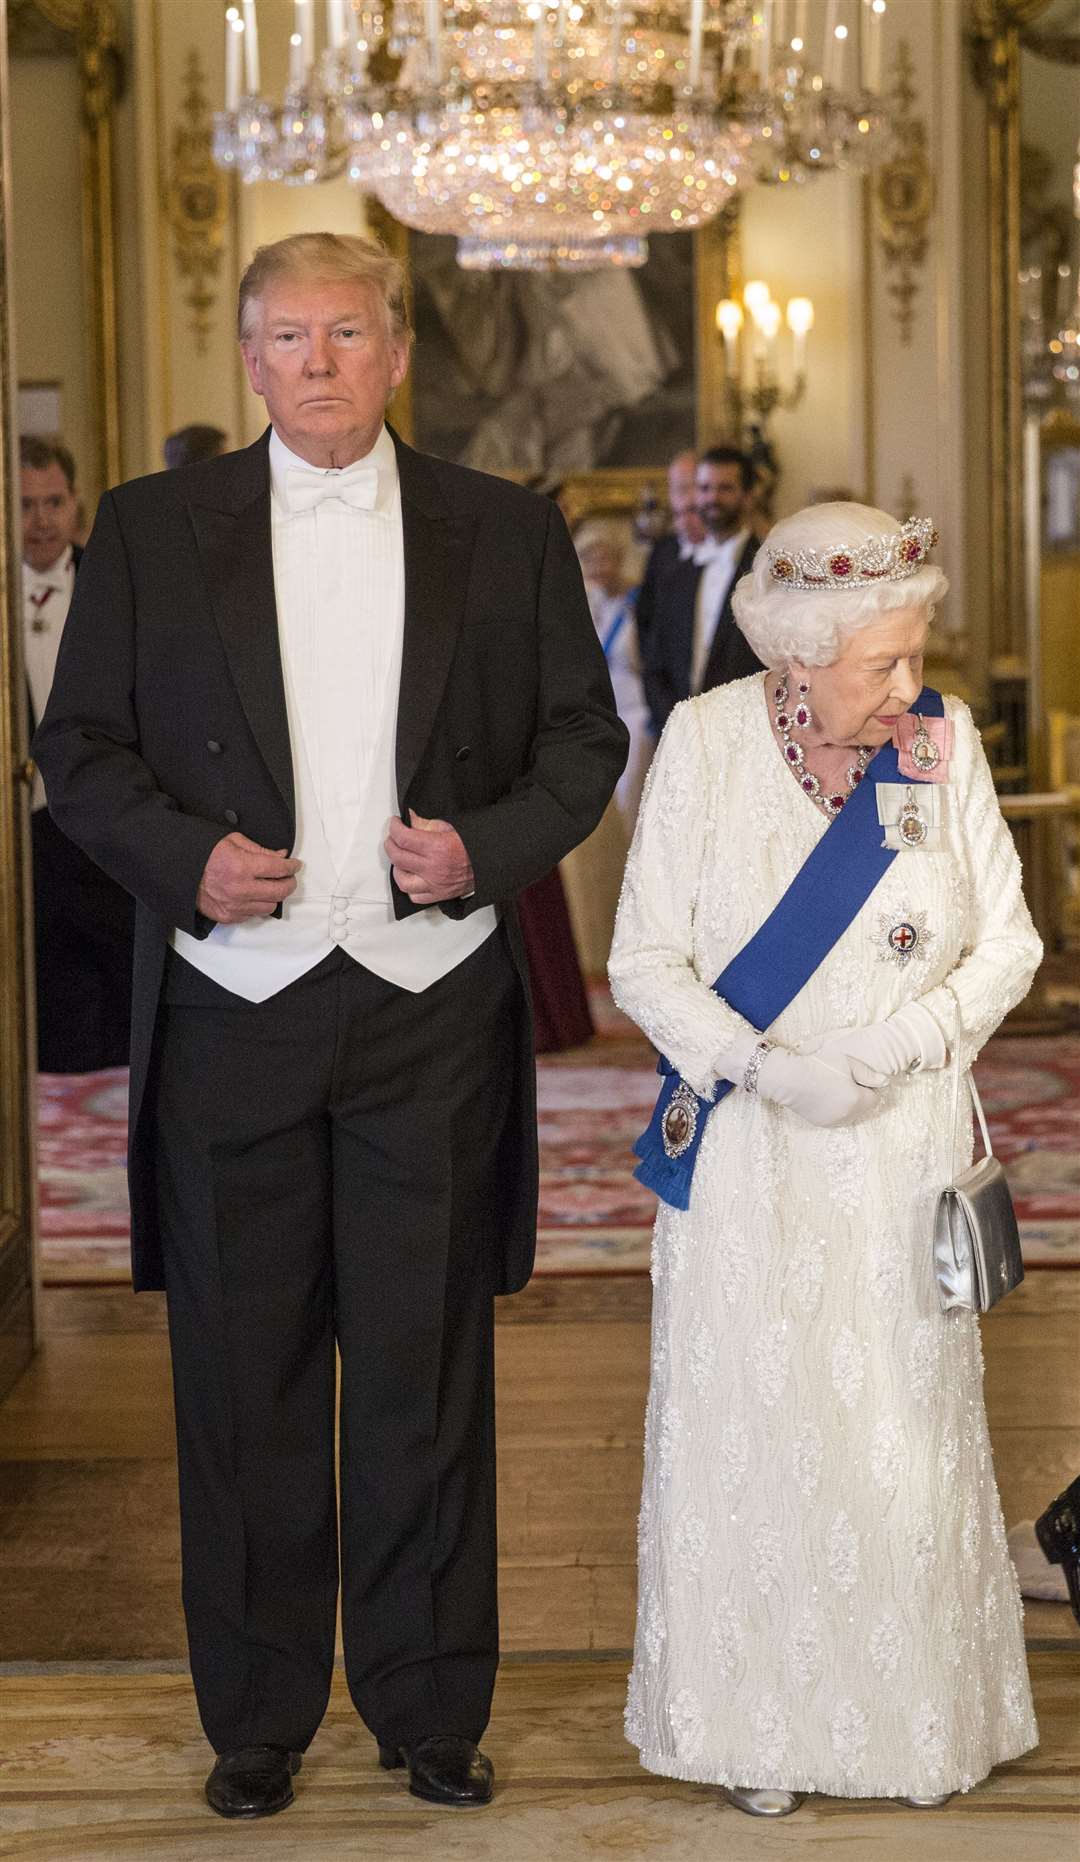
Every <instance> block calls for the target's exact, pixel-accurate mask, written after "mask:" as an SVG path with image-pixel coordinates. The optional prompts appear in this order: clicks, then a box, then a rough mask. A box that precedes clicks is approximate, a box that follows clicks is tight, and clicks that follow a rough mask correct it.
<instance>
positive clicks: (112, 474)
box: [8, 0, 123, 485]
mask: <svg viewBox="0 0 1080 1862" xmlns="http://www.w3.org/2000/svg"><path fill="white" fill-rule="evenodd" d="M8 26H9V35H10V43H11V47H12V52H13V53H14V54H16V55H19V56H22V55H24V54H25V55H26V56H37V55H40V54H41V53H46V54H48V53H53V54H56V55H63V56H67V57H72V56H73V57H74V58H75V60H76V64H77V67H78V73H79V91H80V126H79V138H80V168H81V186H82V235H83V281H84V291H85V300H86V331H87V344H88V349H89V355H88V361H89V369H88V374H89V380H90V387H91V392H92V394H93V396H94V424H95V428H96V434H97V454H98V456H97V461H96V465H97V479H98V482H99V483H100V484H101V485H115V484H116V483H117V482H118V480H119V479H120V478H121V477H122V465H121V457H120V364H119V349H118V339H117V303H116V299H117V276H116V209H115V202H114V198H113V118H114V114H115V109H116V102H117V98H118V96H119V94H120V91H121V88H122V83H123V59H122V55H121V50H120V35H119V27H118V23H117V16H116V7H115V5H114V0H17V4H16V6H15V7H14V8H12V9H11V11H10V15H9V22H8Z"/></svg>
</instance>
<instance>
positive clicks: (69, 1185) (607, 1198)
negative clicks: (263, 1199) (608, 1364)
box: [38, 985, 1080, 1283]
mask: <svg viewBox="0 0 1080 1862" xmlns="http://www.w3.org/2000/svg"><path fill="white" fill-rule="evenodd" d="M591 996H592V1009H593V1018H594V1021H595V1022H596V1026H597V1029H598V1033H597V1036H596V1038H595V1040H593V1041H592V1042H590V1043H589V1045H588V1046H587V1047H584V1048H578V1049H575V1050H574V1051H573V1052H572V1053H569V1054H558V1055H550V1056H545V1057H544V1058H543V1059H542V1060H541V1061H540V1063H539V1080H540V1141H541V1170H542V1175H541V1190H540V1247H539V1255H538V1260H537V1271H538V1272H539V1273H542V1274H544V1273H547V1274H560V1273H561V1274H565V1273H589V1272H596V1273H642V1272H645V1271H647V1268H648V1259H649V1232H650V1229H651V1227H652V1215H653V1208H654V1202H653V1197H652V1195H651V1194H650V1192H649V1191H648V1190H644V1189H642V1188H641V1186H640V1184H638V1183H635V1181H634V1179H633V1176H632V1175H631V1170H630V1164H631V1161H632V1160H631V1156H630V1147H631V1145H632V1143H633V1141H634V1139H635V1138H636V1137H637V1135H638V1133H639V1132H640V1131H641V1129H642V1127H643V1125H644V1124H645V1122H646V1120H647V1119H648V1116H649V1113H650V1111H651V1109H652V1104H653V1099H654V1097H655V1093H656V1074H655V1071H654V1067H653V1063H652V1057H651V1050H650V1049H649V1047H648V1044H647V1043H646V1042H645V1041H644V1040H643V1039H642V1037H641V1036H640V1035H639V1034H638V1033H637V1032H636V1030H635V1029H634V1028H633V1027H632V1026H631V1025H630V1023H629V1022H627V1021H625V1020H624V1018H623V1017H622V1016H621V1015H620V1014H619V1012H618V1010H617V1009H616V1008H615V1007H614V1006H613V1004H612V1002H611V999H610V997H609V995H608V994H607V991H606V989H604V988H603V987H602V986H599V985H598V986H596V987H595V988H594V989H593V990H592V992H591ZM976 1077H977V1079H978V1083H979V1090H980V1093H981V1095H982V1100H983V1105H984V1107H985V1110H986V1114H987V1117H988V1119H989V1121H990V1127H991V1136H992V1138H993V1141H994V1148H995V1150H996V1151H997V1152H998V1153H999V1154H1000V1156H1001V1160H1002V1162H1003V1163H1004V1164H1005V1166H1006V1167H1007V1169H1008V1173H1009V1182H1010V1185H1011V1187H1012V1192H1013V1197H1014V1199H1015V1201H1016V1205H1017V1213H1018V1215H1019V1217H1020V1224H1021V1232H1022V1234H1023V1240H1024V1258H1025V1260H1026V1262H1027V1264H1028V1266H1029V1267H1080V1037H1078V1036H1075V1035H1055V1036H1052V1037H1048V1038H1028V1037H1022V1038H1011V1037H1010V1038H1008V1039H998V1040H996V1041H992V1042H991V1043H990V1046H989V1048H988V1050H987V1052H986V1054H985V1055H984V1057H983V1059H982V1060H981V1061H980V1063H979V1066H978V1069H977V1075H976ZM126 1102H127V1075H126V1073H124V1072H123V1071H120V1070H117V1071H114V1072H111V1073H99V1074H87V1075H72V1076H60V1075H55V1074H54V1075H44V1076H43V1077H42V1079H41V1082H40V1128H39V1147H38V1148H39V1165H40V1177H41V1229H42V1254H43V1265H44V1273H45V1279H46V1280H47V1281H50V1282H53V1283H55V1282H58V1281H71V1280H124V1279H126V1277H127V1229H128V1216H127V1193H126V1189H125V1184H124V1141H125V1128H124V1120H125V1115H126Z"/></svg>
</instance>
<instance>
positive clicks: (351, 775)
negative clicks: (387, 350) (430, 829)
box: [172, 428, 497, 1002]
mask: <svg viewBox="0 0 1080 1862" xmlns="http://www.w3.org/2000/svg"><path fill="white" fill-rule="evenodd" d="M357 464H358V466H359V468H360V469H361V470H363V469H364V468H365V467H366V468H368V469H369V470H370V467H371V465H373V464H374V465H375V466H376V467H377V469H378V493H377V497H376V504H375V507H374V508H373V509H372V510H371V511H367V510H354V509H352V508H350V507H349V506H347V505H346V504H345V503H343V502H342V501H341V500H339V499H337V498H334V499H331V500H329V501H327V502H325V503H323V504H321V505H320V506H319V507H318V508H317V509H306V510H301V511H299V512H298V513H297V514H295V515H293V516H291V517H290V516H289V515H288V502H287V500H288V482H289V481H288V475H289V473H290V471H291V472H293V473H297V472H299V473H300V474H301V481H300V482H303V481H304V479H305V478H306V476H307V475H310V474H311V473H314V472H317V468H315V467H312V466H309V465H308V464H307V463H306V461H304V460H302V459H298V458H297V457H296V456H295V455H294V454H292V453H290V452H289V451H288V449H287V448H286V447H285V446H284V445H283V443H282V442H281V440H280V439H279V438H278V436H277V434H276V433H275V434H274V435H273V436H272V438H271V442H270V466H271V475H272V480H273V486H274V582H275V593H276V596H277V606H278V617H279V623H278V624H279V632H280V635H281V646H282V667H283V673H284V679H285V694H286V704H287V708H288V714H289V736H290V740H291V743H292V756H293V782H294V789H295V797H296V840H295V843H294V848H293V851H294V853H295V855H296V857H297V858H298V859H299V860H301V861H302V862H303V865H302V867H301V869H300V872H299V873H298V875H297V888H296V891H295V892H294V893H293V894H292V896H291V898H289V899H286V901H285V903H284V906H283V908H282V916H281V918H280V919H251V920H249V921H248V922H247V923H245V924H240V925H216V926H215V927H214V929H213V931H212V932H211V933H210V935H209V937H207V938H204V939H199V938H194V937H191V936H190V935H189V934H188V933H187V932H185V931H180V930H174V932H173V934H172V944H173V948H174V949H175V950H176V951H177V952H178V953H179V955H181V956H182V957H184V958H186V960H187V961H188V962H189V963H192V964H194V965H195V967H196V968H197V969H199V970H201V971H202V972H203V973H204V974H205V975H207V976H210V977H212V978H213V979H214V981H215V982H218V983H220V984H221V985H222V987H223V988H225V989H228V990H231V991H232V992H233V994H235V995H238V996H243V997H245V998H246V1000H247V1001H249V1002H263V1001H265V1000H266V999H267V998H268V997H269V996H273V995H276V994H277V992H278V991H279V990H281V989H284V988H285V987H286V986H287V985H288V984H289V983H292V982H295V981H296V980H297V978H298V977H301V976H303V975H304V974H305V972H306V971H308V970H310V969H313V968H314V966H315V965H316V964H317V963H320V962H321V961H322V959H323V958H324V957H326V956H328V955H329V953H330V952H331V951H332V950H333V949H334V948H335V946H340V947H341V948H342V949H343V950H344V951H345V952H346V953H347V954H348V955H349V956H350V957H352V958H354V959H355V961H356V962H357V963H362V964H363V965H364V966H365V968H367V969H369V970H372V971H374V973H375V974H376V975H377V976H381V977H383V978H384V979H385V980H386V981H387V982H390V983H396V984H397V985H398V986H399V987H400V988H402V989H408V990H411V991H413V992H414V993H417V992H419V991H420V990H423V989H426V988H428V986H429V985H430V984H431V983H434V982H436V981H437V980H438V978H439V977H441V976H445V975H446V973H447V972H448V971H449V970H452V969H455V968H456V966H457V965H458V964H459V963H461V962H463V960H464V959H465V958H466V957H468V956H469V955H470V954H471V953H472V952H473V951H474V950H477V949H478V948H479V946H480V945H481V944H482V943H483V942H484V941H485V939H486V938H488V937H489V936H490V935H491V932H492V931H493V930H494V928H495V925H496V923H497V914H496V912H495V909H494V907H492V906H487V907H485V908H483V909H482V910H480V911H477V912H473V913H472V914H471V916H470V917H468V918H464V919H460V920H459V919H453V918H447V917H446V916H445V914H444V913H443V912H441V911H440V910H439V908H438V906H429V907H428V908H427V909H426V910H424V911H420V912H416V913H414V914H412V915H411V916H410V917H408V918H404V919H402V920H400V921H399V920H397V919H395V917H394V910H393V903H392V898H391V892H390V865H389V861H388V860H387V857H386V854H385V853H384V851H383V841H384V840H385V838H386V831H387V827H388V824H389V821H390V818H391V816H393V815H395V814H396V813H397V793H396V777H395V741H396V734H397V696H398V684H399V680H400V670H401V646H402V639H403V634H404V556H403V549H402V542H401V537H402V529H401V500H400V489H399V486H398V482H397V459H396V455H395V453H394V446H393V441H392V440H391V438H390V435H389V434H388V433H387V432H386V430H385V428H384V429H383V432H382V434H381V436H380V438H379V440H378V441H377V443H376V445H375V448H374V449H373V451H372V453H370V454H369V455H368V459H367V460H365V461H359V462H357ZM355 471H356V468H347V469H346V473H342V474H338V475H336V476H337V477H338V479H339V480H340V479H342V478H345V477H346V476H347V474H348V473H349V472H355ZM319 476H324V475H322V474H319ZM286 524H287V525H288V529H286V528H285V526H286ZM365 526H368V528H366V529H365ZM372 526H382V528H381V529H376V528H372ZM372 565H374V569H373V573H372V574H368V573H367V570H368V569H369V568H370V567H371V566H372ZM365 628H367V629H368V631H367V633H366V634H365V632H364V629H365ZM314 629H318V630H319V631H318V638H317V640H316V638H315V635H314V633H313V630H314ZM335 630H336V632H335ZM365 639H366V640H367V641H368V642H369V644H370V651H368V650H367V648H365V644H364V643H365ZM313 645H314V647H315V649H316V650H315V651H313ZM320 655H321V656H322V657H323V658H324V659H325V662H326V663H325V667H324V670H323V672H322V674H321V677H320V676H319V672H318V668H319V664H320ZM358 655H359V658H358ZM338 659H339V660H340V665H341V666H342V667H343V668H349V667H350V666H351V667H352V668H354V669H356V670H357V671H358V672H359V673H360V675H361V676H360V677H359V678H358V679H357V689H356V693H355V697H353V696H352V691H351V688H347V690H346V699H347V702H346V703H344V704H343V703H342V702H341V700H342V679H341V677H340V676H339V677H338V678H337V679H336V680H335V678H334V676H333V669H334V664H335V662H336V661H337V660H338ZM313 669H314V670H313ZM369 673H372V675H373V676H372V677H370V678H369V677H368V675H369ZM327 733H331V735H330V736H328V735H327Z"/></svg>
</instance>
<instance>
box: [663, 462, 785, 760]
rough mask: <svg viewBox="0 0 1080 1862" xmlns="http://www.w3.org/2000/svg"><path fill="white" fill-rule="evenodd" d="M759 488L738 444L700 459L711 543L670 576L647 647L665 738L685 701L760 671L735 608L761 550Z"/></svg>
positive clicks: (700, 498) (700, 503) (699, 485)
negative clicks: (742, 581) (755, 500)
mask: <svg viewBox="0 0 1080 1862" xmlns="http://www.w3.org/2000/svg"><path fill="white" fill-rule="evenodd" d="M752 484H753V468H752V465H751V462H750V460H749V459H748V458H747V456H746V454H745V453H743V452H740V450H739V448H738V447H736V446H714V447H711V448H710V449H709V451H708V452H706V453H703V454H702V456H701V458H700V459H699V460H698V464H697V470H696V473H695V487H696V499H697V510H698V515H699V517H700V520H701V522H702V524H703V526H704V529H705V539H704V541H703V542H701V543H699V544H697V545H696V546H695V548H694V550H693V552H692V554H690V555H688V556H685V557H683V558H682V559H681V560H680V562H679V563H678V565H677V566H676V568H675V569H674V571H673V572H672V574H671V575H670V577H669V578H668V581H667V583H666V585H665V591H664V602H663V607H662V611H660V612H658V613H657V616H656V619H655V621H654V623H653V625H652V627H651V628H650V630H649V633H648V637H647V639H646V642H645V645H644V654H645V674H644V683H645V695H646V698H647V699H648V701H649V709H650V711H651V713H652V719H653V724H654V726H655V729H656V732H657V734H658V735H659V733H660V732H661V731H662V730H663V728H664V725H665V724H666V723H667V721H668V718H669V717H670V715H671V712H672V710H673V708H674V706H675V705H677V704H678V702H679V700H680V699H682V698H689V697H690V696H691V694H693V693H697V692H708V691H711V690H712V688H713V687H714V686H716V685H728V684H730V683H731V681H732V680H734V679H744V678H746V677H747V675H748V674H749V673H752V672H758V671H760V669H761V662H760V660H759V659H758V658H757V656H756V654H754V653H752V652H751V650H750V648H749V646H748V645H747V643H746V641H745V639H744V638H743V636H742V634H741V633H740V631H739V628H738V626H737V624H736V621H735V616H734V612H733V609H732V603H731V597H732V595H733V593H734V591H735V585H736V583H737V582H738V580H739V578H740V576H744V575H746V574H747V572H748V571H749V569H750V567H751V565H752V563H753V560H754V557H755V556H756V554H757V551H758V539H757V538H756V537H755V536H754V534H753V532H752V531H751V529H750V517H749V498H750V489H751V486H752Z"/></svg>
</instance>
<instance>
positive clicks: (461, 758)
mask: <svg viewBox="0 0 1080 1862" xmlns="http://www.w3.org/2000/svg"><path fill="white" fill-rule="evenodd" d="M471 755H472V750H471V748H470V746H469V745H468V744H462V746H461V749H460V750H455V751H454V761H455V763H467V762H468V760H469V758H470V756H471Z"/></svg>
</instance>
